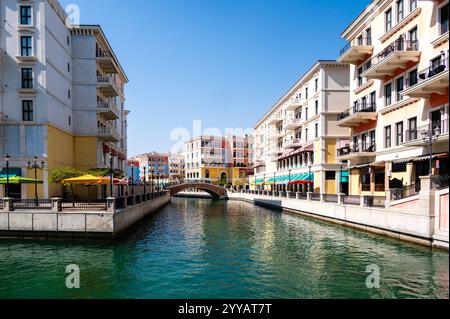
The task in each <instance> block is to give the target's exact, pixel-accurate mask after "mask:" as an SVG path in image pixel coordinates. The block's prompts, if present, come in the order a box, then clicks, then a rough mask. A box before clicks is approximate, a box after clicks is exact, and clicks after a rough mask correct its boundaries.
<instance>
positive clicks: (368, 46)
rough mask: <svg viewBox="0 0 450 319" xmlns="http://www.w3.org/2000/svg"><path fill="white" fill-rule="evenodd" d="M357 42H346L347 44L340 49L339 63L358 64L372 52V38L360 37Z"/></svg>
mask: <svg viewBox="0 0 450 319" xmlns="http://www.w3.org/2000/svg"><path fill="white" fill-rule="evenodd" d="M357 41H360V42H358V43H357V44H353V45H352V44H351V43H347V45H346V46H345V47H344V48H343V49H342V50H341V52H340V56H339V58H338V60H337V61H338V62H339V63H344V64H354V65H358V64H359V63H360V62H361V61H364V60H365V59H366V58H367V57H368V56H371V55H372V54H373V45H372V39H370V38H367V39H362V40H357Z"/></svg>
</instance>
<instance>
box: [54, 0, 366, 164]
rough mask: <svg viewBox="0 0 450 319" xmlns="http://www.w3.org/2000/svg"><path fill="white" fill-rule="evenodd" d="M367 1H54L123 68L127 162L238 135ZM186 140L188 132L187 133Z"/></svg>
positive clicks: (336, 39)
mask: <svg viewBox="0 0 450 319" xmlns="http://www.w3.org/2000/svg"><path fill="white" fill-rule="evenodd" d="M369 2H370V1H369V0H343V1H335V0H320V1H318V0H311V1H306V0H290V1H288V0H129V1H123V0H62V1H61V3H62V4H63V6H66V5H67V4H70V3H74V4H77V5H79V6H80V10H81V23H84V24H101V25H102V28H103V30H104V32H105V33H106V36H107V37H108V39H109V41H110V43H111V45H112V46H113V48H114V51H115V53H116V55H117V56H118V58H119V59H120V61H121V64H122V66H123V68H124V69H125V71H126V73H127V75H128V77H129V78H130V83H129V84H128V86H127V90H126V95H127V101H126V105H127V108H129V109H130V110H131V114H130V117H129V129H128V148H129V150H128V152H129V156H132V155H136V154H139V153H144V152H147V151H152V150H156V151H169V150H170V149H171V148H172V146H173V145H174V144H175V143H176V141H171V140H170V134H171V131H172V130H173V129H175V128H177V127H183V128H186V129H187V130H189V131H191V132H192V127H193V120H201V121H202V127H203V128H207V127H215V128H218V129H220V130H222V131H223V130H225V128H242V129H246V128H249V127H251V126H252V125H253V124H255V123H256V121H257V120H259V118H260V117H261V116H262V115H263V114H264V113H265V112H266V111H267V110H268V109H269V108H270V107H271V106H272V105H273V103H274V102H276V101H277V100H278V99H279V98H280V97H281V96H282V95H283V94H284V93H285V92H286V91H287V90H288V89H289V88H290V87H291V85H292V84H293V83H295V81H297V80H298V78H299V77H300V76H301V75H302V74H303V73H304V72H305V71H307V69H308V68H310V67H311V65H312V64H313V63H314V62H315V61H316V60H318V59H336V58H337V56H338V54H339V50H340V49H341V47H342V46H343V45H344V44H345V43H344V41H343V40H342V39H341V38H340V34H341V32H342V31H343V30H344V29H345V27H346V26H347V25H348V24H349V23H351V22H352V21H353V19H354V18H356V16H357V15H358V14H359V13H360V12H361V10H363V9H364V8H365V7H366V6H367V5H368V3H369ZM191 134H192V133H191Z"/></svg>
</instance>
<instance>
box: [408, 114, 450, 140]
mask: <svg viewBox="0 0 450 319" xmlns="http://www.w3.org/2000/svg"><path fill="white" fill-rule="evenodd" d="M448 124H449V120H448V119H447V120H443V121H436V122H433V123H430V124H427V125H424V126H420V127H418V128H416V129H413V130H407V131H406V132H405V141H404V142H403V145H404V146H426V145H428V142H429V140H430V138H431V140H432V141H433V143H434V144H435V143H438V142H445V143H448V141H449V139H448V136H449V127H448Z"/></svg>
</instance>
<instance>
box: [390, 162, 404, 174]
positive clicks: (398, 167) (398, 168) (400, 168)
mask: <svg viewBox="0 0 450 319" xmlns="http://www.w3.org/2000/svg"><path fill="white" fill-rule="evenodd" d="M406 169H407V163H392V173H403V172H406Z"/></svg>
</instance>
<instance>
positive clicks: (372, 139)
mask: <svg viewBox="0 0 450 319" xmlns="http://www.w3.org/2000/svg"><path fill="white" fill-rule="evenodd" d="M369 135H370V146H369V148H370V151H372V152H375V145H376V142H377V137H376V131H375V130H373V131H370V133H369Z"/></svg>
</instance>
